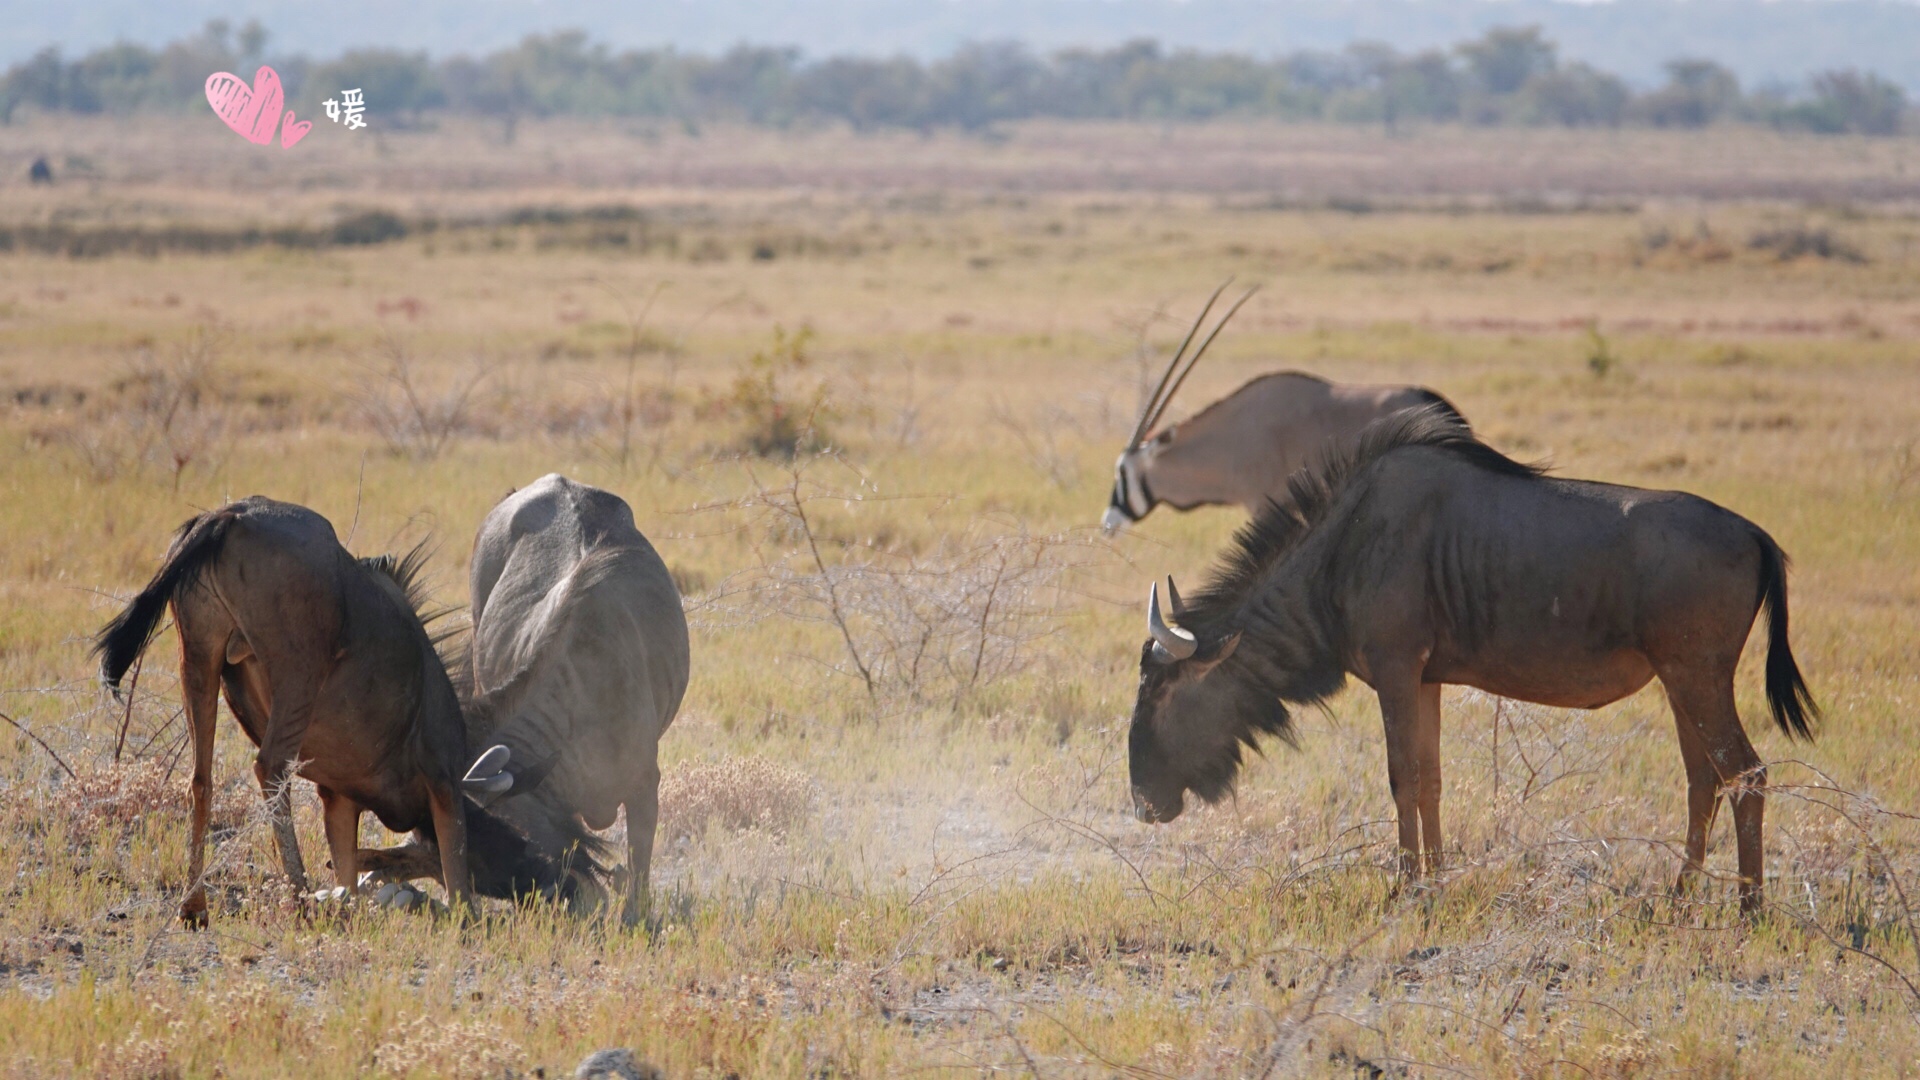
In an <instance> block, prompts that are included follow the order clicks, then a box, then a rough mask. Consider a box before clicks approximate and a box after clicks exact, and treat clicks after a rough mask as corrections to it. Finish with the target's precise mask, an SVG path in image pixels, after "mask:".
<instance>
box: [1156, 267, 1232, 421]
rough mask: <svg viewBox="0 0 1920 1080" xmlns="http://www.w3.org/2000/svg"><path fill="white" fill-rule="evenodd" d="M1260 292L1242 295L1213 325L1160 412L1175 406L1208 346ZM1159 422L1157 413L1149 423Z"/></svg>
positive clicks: (1168, 390)
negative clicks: (1228, 322)
mask: <svg viewBox="0 0 1920 1080" xmlns="http://www.w3.org/2000/svg"><path fill="white" fill-rule="evenodd" d="M1221 288H1226V286H1224V285H1222V286H1221ZM1259 291H1260V286H1258V285H1255V286H1254V287H1253V288H1251V289H1248V290H1247V291H1246V292H1244V293H1241V294H1240V299H1238V300H1235V301H1234V302H1233V306H1232V307H1230V308H1228V309H1227V313H1226V314H1225V315H1222V316H1220V321H1219V322H1217V323H1214V324H1213V332H1212V333H1210V334H1208V335H1207V339H1206V340H1205V341H1202V342H1201V343H1200V347H1199V348H1198V349H1195V350H1194V351H1193V358H1192V359H1190V360H1188V361H1187V366H1186V367H1185V368H1184V369H1182V370H1181V372H1180V377H1179V378H1177V379H1175V380H1173V385H1172V386H1171V387H1169V388H1168V389H1167V396H1166V398H1165V399H1163V400H1162V401H1161V402H1160V412H1165V411H1166V410H1167V406H1169V405H1171V404H1173V395H1174V394H1176V393H1178V392H1179V391H1180V384H1181V383H1183V382H1186V381H1187V376H1188V375H1191V374H1193V365H1195V364H1197V363H1199V362H1200V357H1202V356H1203V355H1205V354H1206V351H1207V346H1209V345H1211V344H1213V339H1214V338H1217V337H1219V336H1220V329H1221V328H1222V327H1224V326H1226V325H1227V320H1228V319H1231V318H1233V313H1234V312H1236V311H1239V310H1240V305H1242V304H1244V303H1246V302H1247V301H1248V300H1250V299H1252V298H1253V294H1254V293H1257V292H1259ZM1159 422H1160V413H1155V414H1154V415H1153V419H1152V420H1149V421H1148V422H1147V423H1148V426H1152V425H1153V424H1157V423H1159Z"/></svg>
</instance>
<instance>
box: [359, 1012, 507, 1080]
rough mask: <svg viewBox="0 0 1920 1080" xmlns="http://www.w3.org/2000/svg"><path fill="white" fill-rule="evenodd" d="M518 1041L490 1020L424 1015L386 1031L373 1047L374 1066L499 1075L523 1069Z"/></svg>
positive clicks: (470, 1077) (394, 1071)
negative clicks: (463, 1020)
mask: <svg viewBox="0 0 1920 1080" xmlns="http://www.w3.org/2000/svg"><path fill="white" fill-rule="evenodd" d="M525 1058H526V1051H524V1050H522V1049H521V1048H520V1044H518V1043H516V1042H513V1041H512V1040H510V1039H507V1038H504V1037H503V1036H501V1035H500V1033H499V1031H498V1030H497V1028H496V1027H495V1026H493V1025H491V1024H487V1023H485V1022H482V1021H479V1020H475V1021H473V1022H471V1023H466V1024H459V1023H451V1022H444V1021H439V1020H434V1019H431V1018H429V1017H425V1016H420V1017H415V1018H414V1019H412V1020H409V1021H407V1022H406V1023H404V1024H401V1025H400V1026H399V1027H396V1028H394V1029H393V1030H392V1031H390V1032H388V1034H387V1039H386V1041H385V1042H382V1043H381V1044H380V1045H379V1046H378V1047H376V1048H374V1051H373V1063H374V1066H375V1068H377V1069H378V1070H379V1071H381V1072H383V1073H386V1074H387V1075H389V1076H444V1077H449V1078H452V1080H497V1078H502V1077H518V1076H520V1075H521V1072H520V1070H519V1069H518V1068H517V1067H516V1066H517V1064H518V1063H519V1062H521V1061H523V1060H525Z"/></svg>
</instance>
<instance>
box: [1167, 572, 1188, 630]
mask: <svg viewBox="0 0 1920 1080" xmlns="http://www.w3.org/2000/svg"><path fill="white" fill-rule="evenodd" d="M1167 603H1169V604H1171V605H1173V617H1174V619H1175V620H1176V621H1185V620H1186V617H1187V605H1185V604H1183V603H1181V602H1180V590H1179V589H1176V588H1174V587H1173V575H1172V574H1168V575H1167Z"/></svg>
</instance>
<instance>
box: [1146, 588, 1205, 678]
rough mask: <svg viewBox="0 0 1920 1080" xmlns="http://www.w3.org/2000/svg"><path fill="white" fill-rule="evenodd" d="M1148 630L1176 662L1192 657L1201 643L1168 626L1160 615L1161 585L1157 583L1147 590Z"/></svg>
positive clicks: (1188, 634) (1189, 635)
mask: <svg viewBox="0 0 1920 1080" xmlns="http://www.w3.org/2000/svg"><path fill="white" fill-rule="evenodd" d="M1147 630H1148V632H1149V633H1151V634H1152V635H1153V640H1155V641H1157V642H1159V643H1160V647H1161V648H1163V649H1165V650H1167V655H1168V656H1171V657H1173V658H1174V659H1175V660H1185V659H1186V658H1187V657H1189V656H1192V655H1193V654H1194V653H1195V652H1196V651H1197V650H1198V649H1199V648H1200V643H1199V642H1198V641H1196V640H1195V639H1194V636H1193V635H1192V634H1190V633H1188V632H1187V631H1185V630H1181V629H1179V628H1178V627H1173V626H1168V625H1167V620H1166V619H1165V618H1163V617H1162V616H1161V614H1160V584H1159V582H1155V583H1154V584H1153V585H1152V586H1150V587H1149V588H1148V590H1147Z"/></svg>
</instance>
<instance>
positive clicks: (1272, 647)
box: [1128, 409, 1817, 912]
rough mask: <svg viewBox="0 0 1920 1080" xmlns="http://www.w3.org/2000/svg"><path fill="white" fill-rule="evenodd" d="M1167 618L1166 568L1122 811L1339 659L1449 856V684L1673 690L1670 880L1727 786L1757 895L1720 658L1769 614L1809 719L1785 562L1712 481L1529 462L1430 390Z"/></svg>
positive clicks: (1214, 767)
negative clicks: (1489, 440)
mask: <svg viewBox="0 0 1920 1080" xmlns="http://www.w3.org/2000/svg"><path fill="white" fill-rule="evenodd" d="M1290 494H1291V495H1292V500H1291V504H1290V505H1282V504H1278V503H1275V504H1273V505H1271V506H1269V507H1268V508H1267V510H1266V511H1265V512H1263V513H1262V514H1261V515H1259V516H1258V517H1257V518H1255V519H1254V521H1253V522H1251V523H1250V524H1249V525H1248V526H1247V527H1246V528H1245V529H1243V530H1242V531H1241V533H1240V534H1239V536H1238V537H1237V538H1236V540H1235V544H1234V547H1233V548H1232V549H1231V550H1230V552H1229V554H1228V555H1227V557H1226V561H1225V563H1224V565H1223V566H1222V567H1221V568H1220V569H1219V570H1218V571H1217V572H1216V574H1215V576H1214V578H1213V580H1212V581H1211V582H1210V583H1209V584H1208V586H1207V588H1206V590H1205V591H1204V592H1203V593H1201V594H1200V595H1199V596H1197V597H1195V598H1194V599H1193V601H1192V602H1191V603H1190V604H1188V605H1186V606H1184V607H1183V606H1182V605H1181V603H1180V600H1179V597H1178V595H1177V594H1175V593H1174V592H1173V589H1172V579H1171V578H1169V579H1168V594H1169V598H1170V599H1171V600H1172V602H1173V608H1174V615H1175V618H1176V619H1177V620H1178V621H1179V622H1180V623H1181V624H1182V626H1181V628H1175V627H1172V626H1169V625H1168V624H1167V622H1166V620H1165V618H1164V617H1163V615H1162V613H1161V610H1160V599H1159V592H1158V589H1157V587H1156V589H1155V590H1153V591H1152V592H1151V593H1150V594H1149V604H1148V611H1147V622H1148V629H1149V630H1150V631H1151V633H1152V636H1151V637H1150V638H1149V639H1148V640H1147V642H1146V645H1145V646H1144V647H1143V648H1142V650H1141V653H1140V689H1139V697H1138V699H1137V701H1136V703H1135V705H1134V712H1133V726H1132V730H1131V732H1130V734H1129V738H1128V744H1129V756H1130V759H1131V769H1132V780H1133V797H1134V807H1135V813H1136V815H1137V816H1138V817H1140V818H1141V819H1142V820H1144V821H1171V820H1172V819H1173V818H1175V817H1177V816H1178V815H1179V814H1180V811H1181V809H1182V806H1183V804H1184V801H1185V793H1186V792H1187V791H1189V790H1191V791H1193V792H1194V793H1196V794H1198V795H1199V796H1200V797H1201V798H1203V799H1206V800H1208V801H1210V802H1211V801H1213V800H1216V799H1218V798H1220V797H1221V796H1223V795H1224V794H1226V792H1227V791H1228V790H1229V789H1230V788H1231V786H1232V784H1233V778H1234V774H1235V772H1236V771H1237V770H1238V768H1239V766H1240V757H1241V746H1242V744H1246V745H1249V746H1251V745H1253V744H1254V742H1255V739H1256V737H1257V736H1258V735H1259V734H1260V733H1261V732H1266V733H1269V734H1274V735H1278V736H1279V737H1281V738H1282V739H1286V740H1289V741H1290V740H1291V739H1292V735H1293V728H1292V721H1291V717H1290V716H1289V714H1288V711H1287V708H1286V703H1289V702H1292V703H1308V702H1318V701H1321V700H1323V699H1325V698H1326V697H1328V696H1329V695H1331V694H1333V693H1334V692H1335V691H1336V690H1338V689H1339V688H1340V687H1341V685H1342V684H1343V683H1344V682H1345V681H1346V677H1347V675H1348V674H1349V673H1351V674H1353V675H1355V676H1357V677H1358V678H1360V679H1361V680H1362V681H1364V682H1366V683H1367V684H1368V685H1370V686H1372V687H1373V689H1374V692H1375V693H1377V694H1378V695H1379V697H1380V713H1381V717H1382V719H1383V720H1384V721H1385V725H1386V734H1387V781H1388V784H1389V786H1390V787H1391V788H1392V790H1393V801H1394V806H1395V809H1396V810H1397V811H1398V816H1399V825H1400V848H1401V860H1402V866H1403V868H1404V869H1406V870H1407V871H1408V872H1410V873H1414V874H1417V873H1419V872H1420V859H1419V853H1420V851H1421V847H1422V843H1423V841H1424V845H1425V850H1426V853H1427V856H1428V859H1429V861H1435V860H1437V858H1438V855H1439V853H1440V687H1441V684H1443V683H1460V684H1464V685H1468V686H1476V687H1479V688H1480V689H1482V690H1485V691H1487V692H1489V693H1493V694H1499V695H1502V696H1505V697H1511V698H1517V699H1519V700H1522V701H1532V702H1538V703H1540V704H1543V705H1552V706H1560V707H1571V708H1583V709H1591V708H1598V707H1599V706H1601V705H1605V704H1607V703H1609V702H1612V701H1617V700H1619V699H1620V698H1622V697H1625V696H1626V695H1628V694H1631V693H1633V692H1634V691H1636V690H1638V689H1640V688H1641V687H1642V686H1645V685H1646V684H1647V681H1648V680H1649V679H1651V678H1653V677H1654V676H1656V675H1657V676H1659V678H1660V682H1661V685H1662V686H1664V687H1665V688H1666V691H1667V700H1668V701H1669V703H1670V704H1671V705H1672V707H1673V713H1674V719H1675V722H1676V724H1677V725H1678V727H1679V732H1680V754H1681V757H1682V758H1683V759H1684V760H1685V762H1686V769H1687V809H1688V820H1687V851H1686V861H1685V863H1684V865H1683V866H1682V868H1681V875H1680V885H1681V887H1685V886H1686V885H1687V884H1688V883H1689V881H1690V878H1691V877H1692V876H1693V875H1696V874H1698V873H1699V872H1700V869H1701V861H1702V860H1703V859H1704V858H1705V856H1706V843H1707V833H1708V830H1709V829H1710V828H1711V826H1712V824H1713V818H1714V813H1715V810H1716V808H1717V806H1718V801H1719V796H1720V794H1721V793H1722V792H1723V791H1724V792H1726V793H1727V794H1728V795H1729V797H1730V800H1731V802H1732V804H1733V815H1734V826H1735V830H1736V832H1737V834H1738V838H1739V852H1740V903H1741V907H1742V909H1743V910H1745V911H1749V912H1751V911H1754V910H1756V909H1758V908H1759V906H1760V904H1761V888H1762V876H1763V870H1764V866H1763V862H1762V855H1761V847H1760V821H1761V814H1762V810H1763V806H1764V802H1763V795H1764V790H1765V785H1766V773H1765V770H1764V769H1763V768H1762V766H1761V762H1760V757H1759V755H1757V754H1755V753H1754V750H1753V745H1752V744H1751V743H1749V742H1748V741H1747V734H1746V731H1745V730H1744V729H1743V728H1742V727H1741V725H1740V714H1739V712H1738V711H1737V710H1736V709H1735V707H1734V697H1733V675H1734V667H1735V665H1737V664H1738V663H1739V660H1740V652H1741V648H1742V647H1743V646H1744V645H1745V643H1746V639H1747V632H1748V630H1749V629H1750V628H1751V626H1752V625H1753V621H1754V615H1755V613H1756V612H1764V613H1765V614H1766V616H1767V632H1768V638H1769V645H1768V649H1767V659H1766V690H1767V703H1768V706H1769V707H1770V709H1771V711H1772V713H1773V718H1774V721H1775V722H1776V723H1778V724H1779V725H1780V729H1781V730H1782V731H1784V732H1786V733H1787V735H1788V736H1795V735H1798V736H1804V737H1809V738H1810V737H1811V732H1810V730H1809V727H1808V720H1809V718H1810V717H1813V716H1816V715H1817V711H1816V709H1815V707H1814V705H1813V701H1812V698H1811V695H1810V694H1809V693H1808V691H1807V687H1806V683H1805V682H1804V681H1803V680H1802V679H1801V677H1800V670H1799V668H1798V667H1797V666H1796V665H1795V664H1794V661H1793V652H1792V650H1791V649H1790V648H1789V646H1788V643H1787V580H1786V565H1787V559H1786V556H1785V555H1784V554H1782V553H1781V551H1780V548H1779V547H1778V546H1777V545H1776V544H1775V543H1774V542H1773V538H1772V537H1770V536H1768V535H1767V534H1766V533H1765V532H1763V531H1762V530H1761V529H1760V528H1759V526H1757V525H1754V524H1753V523H1752V522H1750V521H1747V520H1746V519H1745V518H1742V517H1740V516H1738V515H1736V514H1734V513H1732V512H1731V511H1728V510H1725V509H1722V508H1721V507H1718V506H1715V505H1714V504H1712V503H1710V502H1707V501H1706V500H1704V499H1701V498H1698V497H1696V496H1693V495H1687V494H1684V493H1681V492H1672V491H1646V490H1642V489H1639V488H1630V487H1619V486H1616V485H1612V484H1599V483H1592V482H1588V481H1580V480H1559V479H1552V478H1548V477H1545V476H1543V475H1541V471H1540V470H1539V469H1538V468H1537V467H1533V466H1527V465H1522V464H1519V463H1517V462H1514V461H1512V460H1510V459H1509V458H1507V457H1504V456H1502V455H1501V454H1500V453H1499V452H1498V451H1496V450H1493V449H1492V448H1490V447H1488V446H1486V445H1485V444H1483V443H1481V442H1479V441H1478V440H1476V439H1475V438H1474V437H1473V435H1472V434H1471V433H1470V432H1468V430H1467V429H1466V428H1465V427H1464V426H1462V425H1461V424H1460V423H1459V422H1457V421H1455V420H1453V419H1452V418H1450V417H1447V416H1445V415H1444V414H1442V413H1441V412H1440V411H1439V410H1437V409H1423V410H1416V411H1412V412H1405V413H1401V414H1398V415H1396V416H1393V417H1389V418H1387V419H1385V420H1382V421H1380V422H1378V423H1376V424H1375V425H1373V426H1372V427H1370V428H1368V429H1367V430H1366V431H1365V432H1363V433H1362V435H1361V437H1360V439H1359V440H1358V442H1357V443H1356V444H1355V445H1354V446H1353V447H1352V448H1351V449H1350V450H1349V451H1347V452H1346V453H1343V454H1336V455H1333V456H1332V457H1331V459H1330V460H1329V461H1327V462H1325V463H1323V464H1322V465H1321V466H1320V467H1319V468H1318V469H1317V470H1303V471H1301V472H1300V473H1297V474H1296V475H1295V477H1294V480H1293V484H1292V488H1291V492H1290Z"/></svg>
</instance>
